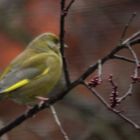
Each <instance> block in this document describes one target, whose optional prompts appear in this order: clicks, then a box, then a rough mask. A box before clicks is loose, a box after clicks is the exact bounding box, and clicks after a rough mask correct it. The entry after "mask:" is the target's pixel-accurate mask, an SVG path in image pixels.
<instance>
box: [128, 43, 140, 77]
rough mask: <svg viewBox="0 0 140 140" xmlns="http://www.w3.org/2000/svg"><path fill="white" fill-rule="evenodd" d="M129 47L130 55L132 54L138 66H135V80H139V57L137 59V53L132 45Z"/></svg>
mask: <svg viewBox="0 0 140 140" xmlns="http://www.w3.org/2000/svg"><path fill="white" fill-rule="evenodd" d="M127 47H128V49H129V51H130V53H131V54H132V56H133V57H134V60H135V64H136V66H135V70H134V78H137V77H138V67H139V60H138V57H137V55H136V53H135V51H134V50H133V49H132V47H131V46H130V44H127Z"/></svg>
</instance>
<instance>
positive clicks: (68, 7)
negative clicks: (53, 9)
mask: <svg viewBox="0 0 140 140" xmlns="http://www.w3.org/2000/svg"><path fill="white" fill-rule="evenodd" d="M74 2H75V0H71V1H70V2H69V4H68V5H67V7H66V8H65V11H66V13H68V11H69V9H70V7H71V6H72V4H73V3H74Z"/></svg>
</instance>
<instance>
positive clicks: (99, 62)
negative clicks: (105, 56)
mask: <svg viewBox="0 0 140 140" xmlns="http://www.w3.org/2000/svg"><path fill="white" fill-rule="evenodd" d="M102 73H103V69H102V63H101V59H99V60H98V78H99V79H98V80H99V83H101V82H102Z"/></svg>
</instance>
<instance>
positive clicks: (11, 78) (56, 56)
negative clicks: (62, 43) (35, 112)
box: [0, 33, 62, 104]
mask: <svg viewBox="0 0 140 140" xmlns="http://www.w3.org/2000/svg"><path fill="white" fill-rule="evenodd" d="M59 48H60V47H59V40H58V38H57V36H56V35H54V34H52V33H44V34H42V35H40V36H38V37H37V38H35V39H34V40H33V41H32V42H31V43H30V44H29V45H28V47H27V48H26V49H25V50H24V51H23V52H22V53H21V54H20V55H19V56H17V57H16V58H15V59H14V60H13V61H12V62H11V63H10V64H9V66H8V67H7V68H6V69H5V71H4V72H3V74H2V75H1V76H0V93H1V94H0V95H2V94H5V95H7V96H8V97H10V98H12V99H14V100H15V101H16V102H19V103H24V104H30V103H33V102H34V101H35V99H36V96H45V97H46V96H47V94H48V93H49V92H50V91H51V90H52V89H53V88H54V86H55V85H56V83H57V82H58V81H59V79H60V77H61V73H62V59H61V53H60V50H59Z"/></svg>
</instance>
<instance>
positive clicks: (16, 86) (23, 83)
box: [3, 79, 29, 93]
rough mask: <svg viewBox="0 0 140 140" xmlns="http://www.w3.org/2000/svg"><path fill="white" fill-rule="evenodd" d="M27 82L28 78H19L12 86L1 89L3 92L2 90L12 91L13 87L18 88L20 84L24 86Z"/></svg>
mask: <svg viewBox="0 0 140 140" xmlns="http://www.w3.org/2000/svg"><path fill="white" fill-rule="evenodd" d="M28 83H29V80H28V79H24V80H21V81H19V82H17V83H16V84H14V85H12V86H10V87H8V88H6V89H5V90H4V91H3V93H4V92H11V91H13V90H15V89H18V88H20V87H22V86H24V85H26V84H28Z"/></svg>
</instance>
